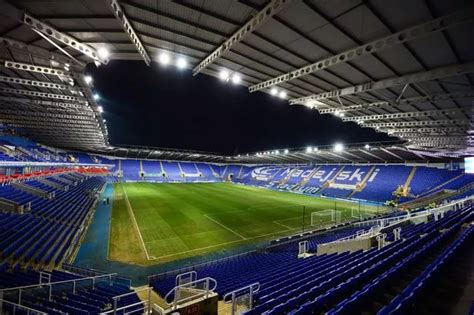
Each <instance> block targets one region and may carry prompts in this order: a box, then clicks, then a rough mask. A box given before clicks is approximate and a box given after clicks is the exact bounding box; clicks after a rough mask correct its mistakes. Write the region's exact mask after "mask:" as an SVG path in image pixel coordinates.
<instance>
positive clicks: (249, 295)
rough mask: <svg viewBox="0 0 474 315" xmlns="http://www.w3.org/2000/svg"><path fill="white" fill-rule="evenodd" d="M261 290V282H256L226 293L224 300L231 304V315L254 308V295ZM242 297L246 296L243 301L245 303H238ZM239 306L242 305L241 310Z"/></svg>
mask: <svg viewBox="0 0 474 315" xmlns="http://www.w3.org/2000/svg"><path fill="white" fill-rule="evenodd" d="M259 290H260V283H259V282H255V283H252V284H250V285H247V286H245V287H242V288H239V289H236V290H234V291H231V292H229V293H226V294H225V295H224V296H223V298H222V301H223V302H224V303H225V304H231V315H236V314H241V312H240V311H242V312H245V311H247V310H251V309H252V308H253V296H254V294H255V293H257V292H258V291H259ZM242 297H245V299H244V301H242V302H243V303H242V304H244V305H242V304H240V305H239V304H238V302H239V298H242ZM241 300H242V299H241ZM245 304H246V305H245ZM239 306H241V307H242V309H241V310H239V309H238V307H239Z"/></svg>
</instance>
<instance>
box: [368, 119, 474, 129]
mask: <svg viewBox="0 0 474 315" xmlns="http://www.w3.org/2000/svg"><path fill="white" fill-rule="evenodd" d="M469 123H470V121H469V120H468V119H443V120H420V121H400V122H387V123H371V124H362V126H364V127H371V128H377V127H378V128H383V127H415V126H440V125H455V124H458V125H468V124H469Z"/></svg>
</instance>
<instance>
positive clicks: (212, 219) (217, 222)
mask: <svg viewBox="0 0 474 315" xmlns="http://www.w3.org/2000/svg"><path fill="white" fill-rule="evenodd" d="M204 216H205V217H206V218H208V219H209V220H211V221H212V222H214V223H216V224H219V225H220V226H222V227H223V228H224V229H226V230H227V231H230V232H232V233H234V234H235V235H237V236H238V237H240V238H241V239H243V240H246V239H247V238H246V237H245V236H242V235H241V234H239V233H237V232H236V231H234V230H232V229H231V228H230V227H227V226H225V225H224V224H222V223H220V222H219V221H217V220H216V219H214V218H212V217H210V216H208V215H207V214H205V215H204Z"/></svg>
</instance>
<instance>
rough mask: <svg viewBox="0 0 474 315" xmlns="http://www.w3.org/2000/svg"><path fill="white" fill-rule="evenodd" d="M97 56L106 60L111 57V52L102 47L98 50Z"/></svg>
mask: <svg viewBox="0 0 474 315" xmlns="http://www.w3.org/2000/svg"><path fill="white" fill-rule="evenodd" d="M97 54H98V55H99V57H100V58H101V59H106V58H108V57H109V55H110V52H109V51H108V50H107V48H104V47H101V48H99V49H98V50H97Z"/></svg>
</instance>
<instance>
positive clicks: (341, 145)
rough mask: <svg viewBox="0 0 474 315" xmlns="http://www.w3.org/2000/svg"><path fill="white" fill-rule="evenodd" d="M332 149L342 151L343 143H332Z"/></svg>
mask: <svg viewBox="0 0 474 315" xmlns="http://www.w3.org/2000/svg"><path fill="white" fill-rule="evenodd" d="M334 151H335V152H342V151H344V145H343V144H342V143H340V142H338V143H336V144H335V145H334Z"/></svg>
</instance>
